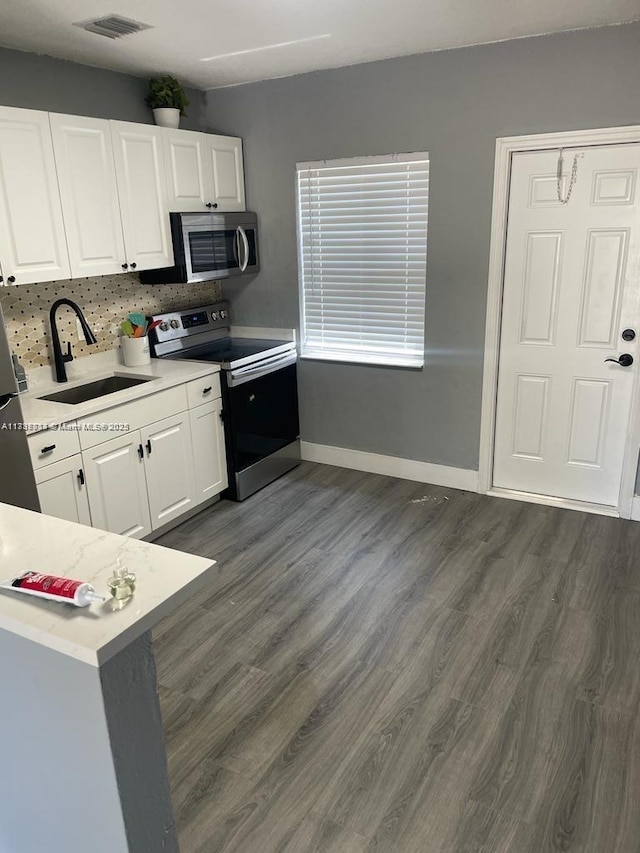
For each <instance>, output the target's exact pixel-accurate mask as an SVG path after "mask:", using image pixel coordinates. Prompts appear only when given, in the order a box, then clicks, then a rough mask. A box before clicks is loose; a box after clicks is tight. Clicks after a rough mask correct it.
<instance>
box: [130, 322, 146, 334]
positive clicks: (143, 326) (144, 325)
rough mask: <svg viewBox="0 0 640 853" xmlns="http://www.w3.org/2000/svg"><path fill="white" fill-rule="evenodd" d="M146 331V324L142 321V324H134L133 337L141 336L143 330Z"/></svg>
mask: <svg viewBox="0 0 640 853" xmlns="http://www.w3.org/2000/svg"><path fill="white" fill-rule="evenodd" d="M146 331H147V324H146V323H143V324H142V326H136V330H135V332H134V333H133V337H134V338H143V337H144V334H145V332H146Z"/></svg>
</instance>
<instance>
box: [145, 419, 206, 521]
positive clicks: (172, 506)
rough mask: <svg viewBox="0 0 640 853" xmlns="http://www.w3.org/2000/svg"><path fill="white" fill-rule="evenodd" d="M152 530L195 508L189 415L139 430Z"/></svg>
mask: <svg viewBox="0 0 640 853" xmlns="http://www.w3.org/2000/svg"><path fill="white" fill-rule="evenodd" d="M141 435H142V443H143V446H144V449H145V468H146V473H147V486H148V489H149V507H150V509H151V524H152V527H153V529H154V530H155V529H156V528H158V527H161V526H162V525H163V524H166V523H167V522H168V521H172V520H173V519H174V518H177V517H178V516H179V515H182V514H183V513H185V512H187V511H188V510H189V509H191V508H192V507H193V506H195V504H196V500H195V476H194V472H193V457H192V454H191V431H190V429H189V414H188V412H182V413H181V414H179V415H174V416H173V417H171V418H165V419H164V420H162V421H158V422H157V423H155V424H151V426H148V427H144V428H143V429H142V430H141Z"/></svg>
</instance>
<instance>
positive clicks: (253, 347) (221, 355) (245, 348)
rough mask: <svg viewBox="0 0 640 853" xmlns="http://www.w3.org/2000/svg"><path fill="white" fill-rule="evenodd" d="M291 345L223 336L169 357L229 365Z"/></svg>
mask: <svg viewBox="0 0 640 853" xmlns="http://www.w3.org/2000/svg"><path fill="white" fill-rule="evenodd" d="M286 345H291V341H264V340H258V339H256V338H223V339H222V340H219V341H216V342H215V343H209V344H202V346H199V347H192V348H191V349H188V350H181V351H180V352H176V353H171V355H170V356H169V358H185V359H189V360H191V361H210V362H213V363H215V364H222V365H230V364H232V363H233V362H236V361H240V360H241V359H243V358H249V357H251V356H253V355H260V354H262V353H265V354H266V353H268V352H269V350H272V349H275V348H276V347H281V346H286Z"/></svg>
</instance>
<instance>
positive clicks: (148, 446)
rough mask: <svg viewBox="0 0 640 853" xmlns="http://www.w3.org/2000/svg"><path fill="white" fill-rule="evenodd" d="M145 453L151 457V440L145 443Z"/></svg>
mask: <svg viewBox="0 0 640 853" xmlns="http://www.w3.org/2000/svg"><path fill="white" fill-rule="evenodd" d="M147 453H148V454H149V456H151V439H148V441H147Z"/></svg>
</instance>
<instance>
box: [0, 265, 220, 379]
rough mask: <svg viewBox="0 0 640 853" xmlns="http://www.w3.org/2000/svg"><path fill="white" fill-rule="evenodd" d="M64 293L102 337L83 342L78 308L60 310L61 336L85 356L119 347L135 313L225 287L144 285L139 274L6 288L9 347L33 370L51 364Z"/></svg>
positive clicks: (0, 291)
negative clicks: (122, 329)
mask: <svg viewBox="0 0 640 853" xmlns="http://www.w3.org/2000/svg"><path fill="white" fill-rule="evenodd" d="M63 296H66V297H67V298H69V299H71V300H73V302H75V303H77V304H78V305H79V306H80V308H81V309H82V311H83V313H84V315H85V317H86V318H87V321H88V323H89V325H90V326H91V328H92V329H93V330H94V332H95V334H96V337H97V338H98V343H97V344H94V345H93V346H87V345H86V344H85V342H84V339H83V340H82V342H80V340H79V339H78V332H77V328H76V316H75V314H74V312H73V311H71V310H70V309H67V308H63V307H61V308H60V309H59V310H58V312H57V319H58V330H59V332H60V340H61V341H62V342H63V345H66V342H67V341H71V345H72V347H73V353H74V356H75V357H81V356H83V355H92V354H93V353H96V352H106V351H107V350H110V349H113V347H114V346H115V345H116V343H117V338H118V335H119V326H120V323H121V321H122V320H124V319H125V318H126V316H127V314H129V313H130V312H132V311H141V312H142V313H143V314H158V313H160V312H162V311H171V310H173V309H174V308H184V307H185V306H186V307H190V306H191V305H194V306H196V305H204V304H205V303H206V302H216V301H217V300H218V299H221V298H222V291H221V287H220V283H219V282H217V281H208V282H204V283H202V284H189V285H180V284H157V285H153V286H151V285H143V284H140V281H139V279H138V276H137V275H135V274H131V275H127V274H123V275H114V276H102V277H94V278H80V279H73V280H71V281H53V282H43V283H40V284H22V285H19V286H13V287H9V286H7V287H0V305H2V311H3V313H4V319H5V326H6V329H7V338H8V340H9V346H10V347H11V350H12V352H14V353H16V355H17V356H18V358H19V359H20V361H21V362H22V364H23V365H24V367H25V368H26V369H27V370H28V369H29V368H34V367H41V366H42V365H45V364H50V363H51V352H50V342H51V334H50V330H49V309H50V307H51V304H52V303H53V302H54V301H55V300H56V299H60V298H61V297H63Z"/></svg>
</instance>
